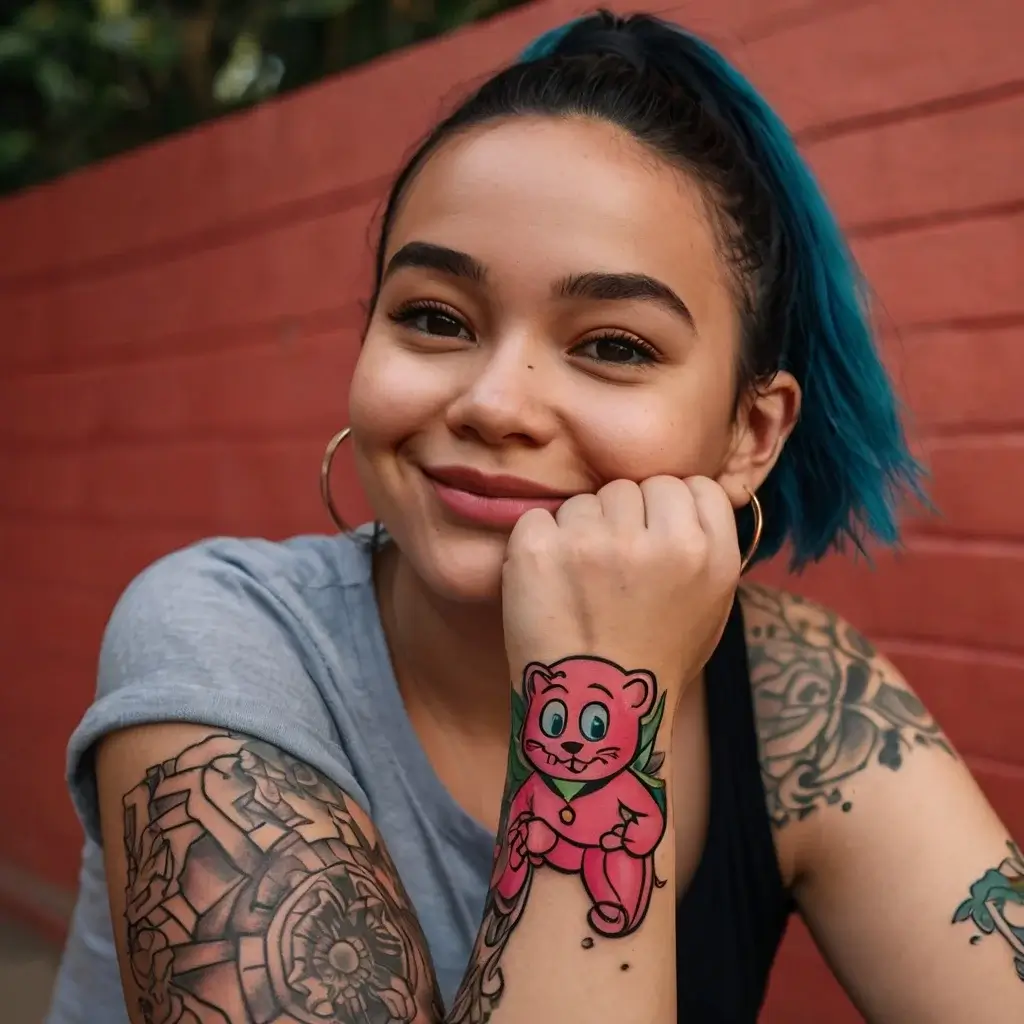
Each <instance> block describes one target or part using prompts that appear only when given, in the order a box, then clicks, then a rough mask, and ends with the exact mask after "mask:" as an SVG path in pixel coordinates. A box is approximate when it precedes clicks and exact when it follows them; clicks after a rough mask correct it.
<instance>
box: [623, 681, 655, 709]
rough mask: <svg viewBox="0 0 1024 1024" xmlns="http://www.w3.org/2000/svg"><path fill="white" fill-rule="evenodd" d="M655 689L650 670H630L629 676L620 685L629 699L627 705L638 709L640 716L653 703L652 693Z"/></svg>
mask: <svg viewBox="0 0 1024 1024" xmlns="http://www.w3.org/2000/svg"><path fill="white" fill-rule="evenodd" d="M656 689H657V687H656V685H655V682H654V676H653V675H651V673H650V672H630V673H629V678H628V679H627V680H626V682H625V684H624V685H623V687H622V692H623V693H625V695H626V700H627V701H629V706H630V707H631V708H635V709H637V710H639V712H640V714H641V716H643V715H646V714H647V712H648V711H650V710H651V706H652V705H653V704H654V693H655V690H656Z"/></svg>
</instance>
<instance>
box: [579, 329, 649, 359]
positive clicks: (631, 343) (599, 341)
mask: <svg viewBox="0 0 1024 1024" xmlns="http://www.w3.org/2000/svg"><path fill="white" fill-rule="evenodd" d="M574 354H575V355H581V356H583V357H584V358H585V359H592V360H593V361H594V362H597V363H607V364H609V365H614V366H649V365H650V364H651V363H655V362H657V361H658V360H657V355H656V353H655V351H654V349H653V348H651V346H649V345H648V344H646V342H642V341H641V340H640V339H639V338H631V337H628V336H627V335H618V334H606V335H602V336H601V337H599V338H588V339H587V340H586V341H584V342H583V343H582V344H581V345H579V346H578V347H577V348H576V349H575V350H574Z"/></svg>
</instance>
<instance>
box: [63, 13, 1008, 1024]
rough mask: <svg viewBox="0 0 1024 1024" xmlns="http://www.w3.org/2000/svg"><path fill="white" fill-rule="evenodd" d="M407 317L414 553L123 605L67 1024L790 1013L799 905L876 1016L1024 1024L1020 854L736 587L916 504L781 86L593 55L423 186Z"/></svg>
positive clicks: (414, 169)
mask: <svg viewBox="0 0 1024 1024" xmlns="http://www.w3.org/2000/svg"><path fill="white" fill-rule="evenodd" d="M371 309H372V312H371V315H370V319H369V323H368V326H367V329H366V336H365V340H364V345H363V349H362V352H361V356H360V360H359V364H358V367H357V370H356V373H355V375H354V379H353V381H352V385H351V392H350V403H349V425H350V430H351V433H350V434H349V433H348V432H346V431H343V432H342V433H341V434H340V435H339V437H338V438H336V439H335V442H333V443H332V445H331V447H330V449H329V452H328V458H327V460H326V462H327V469H328V470H329V463H330V455H331V454H333V451H334V449H335V447H336V446H337V444H338V443H340V442H341V441H342V440H345V439H347V441H348V443H349V444H350V445H351V447H352V450H353V452H354V454H355V457H356V460H357V463H358V468H359V474H360V478H361V480H362V483H363V486H364V487H365V490H366V493H367V494H368V495H369V498H370V500H371V502H372V505H373V507H374V509H375V511H376V514H377V518H378V525H376V526H374V527H372V528H364V529H361V530H358V531H355V532H354V533H351V534H345V533H343V534H342V535H340V536H331V537H305V538H296V539H293V540H291V541H288V542H285V543H281V544H278V543H270V542H264V541H254V540H248V541H243V540H227V539H220V540H213V541H209V542H206V543H203V544H199V545H197V546H195V547H193V548H190V549H189V550H186V551H183V552H179V553H177V554H174V555H171V556H170V557H168V558H166V559H164V560H162V561H161V562H159V563H157V564H156V565H155V566H153V567H151V568H150V569H148V570H147V571H146V572H144V573H143V574H142V575H141V577H140V578H139V579H137V580H136V581H135V582H134V583H133V584H132V585H131V586H130V587H129V589H128V590H127V592H126V593H125V595H124V596H123V597H122V599H121V601H120V602H119V604H118V606H117V608H116V609H115V611H114V613H113V616H112V619H111V621H110V624H109V627H108V630H107V633H106V636H105V640H104V644H103V650H102V656H101V663H100V672H99V692H98V695H97V699H96V702H95V704H94V705H93V707H92V708H91V709H90V710H89V712H88V713H87V715H86V716H85V718H84V720H83V722H82V723H81V725H80V727H79V728H78V730H77V731H76V733H75V735H74V737H73V738H72V741H71V746H70V754H69V756H70V778H71V785H72V791H73V794H74V796H75V800H76V804H77V807H78V810H79V812H80V814H81V817H82V820H83V822H84V824H85V827H86V830H87V833H88V842H87V847H86V853H85V861H84V867H83V876H82V892H81V896H80V900H79V905H78V909H77V912H76V916H75V920H74V925H73V929H72V935H71V939H70V942H69V947H68V951H67V955H66V959H65V964H64V969H63V973H62V977H61V984H60V986H59V989H58V994H57V997H56V1002H55V1007H54V1010H53V1011H52V1015H51V1018H50V1019H51V1021H53V1022H54V1024H67V1022H72V1021H103V1022H104V1024H108V1022H110V1024H113V1022H116V1021H119V1020H120V1021H123V1020H126V1019H128V1020H130V1021H131V1022H132V1024H142V1022H146V1024H150V1022H158V1024H165V1022H172V1024H178V1022H189V1024H197V1022H207V1021H218V1022H220V1021H231V1022H243V1021H246V1022H247V1021H258V1022H265V1021H275V1022H285V1021H288V1022H291V1021H317V1020H319V1021H339V1022H340V1021H346V1022H348V1021H353V1022H355V1021H359V1022H371V1021H372V1022H383V1021H402V1022H411V1021H416V1022H437V1021H440V1020H442V1019H444V1020H446V1021H450V1022H457V1024H463V1022H481V1021H486V1020H491V1021H495V1022H499V1024H526V1022H532V1021H545V1022H547V1021H551V1022H555V1021H577V1020H579V1021H583V1020H587V1021H608V1022H615V1024H629V1022H645V1024H646V1022H649V1021H656V1022H665V1021H671V1020H676V1019H678V1020H681V1021H687V1022H695V1021H700V1022H705V1021H753V1020H754V1019H755V1018H756V1015H757V1011H758V1008H759V1006H760V1004H761V1001H762V998H763V994H764V990H765V985H766V980H767V977H768V973H769V969H770V966H771V963H772V959H773V956H774V954H775V951H776V949H777V947H778V944H779V942H780V939H781V937H782V934H783V931H784V928H785V924H786V920H787V917H788V915H789V913H790V911H791V909H793V908H794V907H796V908H798V909H799V911H800V913H801V914H803V916H804V917H805V919H806V920H807V921H808V922H809V924H810V926H811V928H812V929H813V931H814V933H815V935H816V936H817V938H818V941H819V942H820V944H821V946H822V949H823V950H824V952H825V954H826V956H827V957H828V958H829V960H830V962H831V963H832V964H833V965H834V966H835V969H836V971H837V973H838V975H839V977H840V978H841V980H842V982H843V983H844V985H845V986H846V987H847V989H848V991H849V992H850V994H851V997H852V998H853V999H854V1001H855V1002H856V1003H857V1005H858V1006H859V1007H860V1009H861V1010H862V1012H863V1013H864V1015H865V1017H866V1018H868V1019H869V1020H871V1021H884V1022H898V1024H913V1022H929V1024H935V1022H948V1024H953V1022H956V1024H960V1022H967V1021H974V1020H976V1019H977V1012H978V1007H979V1005H981V1003H982V1002H984V1005H985V1019H986V1021H988V1022H1010V1021H1020V1020H1021V1019H1022V1017H1024V966H1022V965H1024V945H1022V938H1024V930H1022V929H1021V928H1019V927H1018V925H1019V924H1020V921H1019V918H1018V919H1014V917H1013V910H1014V906H1015V902H1014V901H1015V899H1016V904H1018V905H1019V903H1020V902H1021V899H1020V893H1021V889H1020V883H1021V875H1022V873H1024V864H1021V862H1020V855H1019V852H1018V851H1017V849H1016V847H1014V846H1013V845H1012V844H1011V843H1010V841H1009V837H1008V836H1007V833H1006V829H1005V828H1004V827H1003V826H1002V825H1001V824H1000V822H999V821H998V820H997V818H996V816H995V814H994V813H993V811H992V810H991V808H990V807H989V806H988V805H987V803H986V802H985V800H984V798H983V797H982V795H981V794H980V792H979V791H978V789H977V788H976V786H975V784H974V782H973V781H972V780H971V777H970V775H969V774H968V772H967V770H966V768H965V767H964V765H963V763H962V762H961V761H960V760H959V758H958V757H957V756H956V754H955V753H954V751H953V750H952V748H951V747H950V745H949V743H948V742H947V740H946V739H945V737H944V736H943V734H942V732H941V731H940V729H939V727H938V726H937V725H936V724H935V722H934V721H933V720H932V718H931V717H930V716H929V715H928V713H927V712H926V711H925V709H924V708H923V707H922V706H921V704H920V702H919V701H918V700H917V698H916V697H915V696H914V695H913V694H912V692H911V690H910V688H909V687H908V686H907V684H906V683H905V682H904V681H903V680H902V679H901V678H900V677H899V675H898V673H897V672H896V671H895V669H894V668H893V667H892V666H891V665H890V664H888V663H887V662H886V661H885V660H884V659H883V658H882V657H881V656H879V655H878V654H877V653H876V652H875V651H874V650H873V649H872V648H871V646H870V645H869V644H868V642H867V641H866V640H865V639H864V638H863V637H861V636H860V635H859V634H857V633H856V632H855V631H854V630H853V629H852V628H851V627H850V626H849V625H847V624H846V623H844V622H843V621H842V620H841V619H839V618H838V617H837V616H836V615H834V614H833V613H831V612H829V611H828V610H827V609H824V608H821V607H818V606H817V605H815V604H813V603H811V602H809V601H804V600H801V599H799V598H796V597H793V596H791V595H788V594H783V593H779V592H776V591H774V590H770V589H767V588H763V587H758V586H751V585H747V586H742V587H738V583H739V577H740V573H741V571H742V568H743V562H744V561H745V560H746V559H747V558H749V557H750V556H751V555H754V554H756V556H757V557H765V556H768V555H771V554H774V553H775V552H776V551H778V550H779V549H780V547H782V546H783V544H784V543H788V545H789V548H790V552H791V558H792V562H793V565H794V567H796V568H799V567H800V566H801V565H803V564H805V563H807V562H808V561H811V560H814V559H817V558H819V557H820V556H822V555H824V554H825V553H826V552H827V551H828V550H829V549H831V548H833V547H841V546H843V544H844V542H852V543H853V544H854V545H856V546H858V547H859V546H861V544H862V543H864V542H865V541H867V540H869V539H872V538H873V539H876V540H879V541H881V542H886V543H891V542H894V541H895V540H896V526H895V522H894V507H895V504H896V501H897V499H898V497H899V494H900V492H901V491H906V490H909V491H910V492H915V491H916V490H917V488H918V467H917V466H916V465H915V463H914V461H913V460H912V458H911V457H910V455H909V454H908V452H907V449H906V446H905V443H904V438H903V434H902V431H901V428H900V425H899V421H898V418H897V414H896V408H895V402H894V399H893V396H892V393H891V390H890V388H889V384H888V382H887V380H886V378H885V375H884V373H883V371H882V368H881V366H880V363H879V361H878V358H877V356H876V354H875V351H874V349H873V347H872V344H871V340H870V335H869V331H868V327H867V318H866V315H865V312H864V309H863V305H862V302H861V295H860V291H859V288H858V282H857V278H856V275H855V272H854V269H853V267H852V265H851V262H850V259H849V257H848V255H847V252H846V249H845V247H844V245H843V243H842V240H841V238H840V236H839V234H838V232H837V229H836V226H835V224H834V221H833V220H832V218H831V216H830V214H829V213H828V211H827V209H826V207H825V204H824V202H823V200H822V198H821V195H820V193H819V191H818V190H817V188H816V186H815V185H814V183H813V181H812V179H811V177H810V175H809V173H808V172H807V170H806V169H805V167H804V165H803V164H802V162H801V161H800V159H799V157H798V156H797V154H796V152H795V150H794V147H793V144H792V142H791V140H790V139H789V137H788V135H787V134H786V132H785V130H784V129H783V128H782V126H781V125H780V123H779V122H778V120H777V119H776V118H775V116H774V115H773V114H772V113H771V111H770V110H769V109H768V108H767V107H766V105H765V104H764V102H763V101H762V100H761V99H760V98H759V97H758V96H757V95H756V93H755V92H754V91H753V90H752V89H751V87H750V86H749V85H748V84H747V83H746V82H745V81H744V80H743V79H742V78H740V77H739V76H738V75H737V73H736V72H735V71H734V70H733V69H731V68H730V67H729V66H728V65H727V64H726V63H725V62H724V61H723V60H722V59H721V58H720V57H719V56H718V55H717V54H716V53H714V52H713V51H712V50H710V49H709V48H708V47H707V46H705V45H704V44H702V43H700V42H699V41H697V40H696V39H694V38H692V37H691V36H689V35H686V34H684V33H683V32H682V31H681V30H679V29H677V28H676V27H674V26H672V25H669V24H666V23H664V22H661V21H659V20H657V19H655V18H651V17H642V16H634V17H630V18H625V19H621V18H617V17H614V16H612V15H610V14H605V13H601V14H596V15H593V16H591V17H587V18H583V19H581V20H578V21H576V22H573V23H571V24H570V25H568V26H565V27H563V28H561V29H558V30H556V31H554V32H552V33H549V34H548V35H546V36H544V37H543V38H541V39H540V40H538V41H537V42H536V43H535V44H534V45H533V46H531V47H530V49H529V51H528V52H527V53H526V54H525V55H524V58H523V60H522V61H521V62H520V63H519V64H517V65H516V66H514V67H511V68H508V69H506V70H503V71H501V72H499V73H498V74H497V75H495V76H494V77H493V78H492V79H491V80H490V81H489V82H487V83H485V84H484V85H483V86H482V87H481V88H480V89H479V91H478V92H476V93H475V94H474V95H473V96H471V97H470V98H469V99H467V100H466V101H465V103H464V104H463V105H462V106H461V107H460V108H459V109H458V110H457V111H456V112H455V113H454V114H453V115H452V116H450V117H449V118H448V119H447V120H445V121H444V122H443V123H442V124H440V125H439V126H438V127H437V128H436V129H435V131H434V132H433V133H432V134H431V136H430V137H429V138H428V139H427V140H426V142H425V143H424V144H423V145H422V146H421V148H420V149H419V150H418V151H417V153H416V154H415V155H414V156H413V158H412V160H411V161H410V163H409V164H408V166H406V168H405V169H404V170H403V171H402V172H401V174H400V175H399V177H398V180H397V183H396V185H395V187H394V190H393V192H392V194H391V197H390V200H389V202H388V204H387V208H386V211H385V215H384V219H383V227H382V232H381V238H380V248H379V252H378V254H377V262H376V287H375V291H374V295H373V301H372V307H371ZM327 494H328V499H329V491H328V492H327ZM328 503H329V505H330V501H328ZM330 507H331V508H332V509H333V505H330ZM737 524H738V525H737ZM510 678H511V680H512V686H511V721H510V711H509V707H510V694H509V679H510ZM510 726H511V741H510V739H509V736H510ZM101 844H102V846H101ZM104 875H105V878H106V882H105V883H104V882H103V878H104ZM975 883H977V884H975ZM106 890H109V900H110V911H109V913H108V911H107V910H106V907H105V900H106ZM481 915H482V924H481ZM1015 920H1017V925H1015V923H1014V921H1015ZM975 921H976V922H977V925H975V924H974V923H973V922H975ZM111 922H113V924H111ZM979 936H981V938H980V941H979ZM116 959H119V960H120V974H121V980H120V981H119V980H118V977H117V973H116V971H117V968H116V966H115V960H116ZM1015 964H1016V968H1015ZM122 984H123V992H124V995H123V996H122V992H121V989H122ZM125 1004H127V1011H126V1010H125V1009H124V1006H125ZM443 1007H446V1008H447V1009H446V1010H445V1009H443ZM126 1013H127V1017H126Z"/></svg>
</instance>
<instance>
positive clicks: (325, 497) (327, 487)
mask: <svg viewBox="0 0 1024 1024" xmlns="http://www.w3.org/2000/svg"><path fill="white" fill-rule="evenodd" d="M350 433H352V430H351V428H350V427H344V428H343V429H341V430H339V431H338V432H337V433H336V434H335V435H334V437H332V438H331V439H330V441H328V442H327V448H326V449H325V451H324V457H323V460H322V461H321V463H320V499H321V501H323V503H324V508H326V509H327V514H328V515H329V516H330V517H331V522H333V523H334V525H335V526H336V527H337V528H338V529H339V530H340V531H341V532H342V533H348V532H349V526H348V524H347V523H346V522H345V520H344V519H342V518H341V516H339V515H338V510H337V509H336V508H335V507H334V499H333V498H332V497H331V464H332V463H333V462H334V454H335V452H337V450H338V449H339V448H340V447H341V443H342V441H344V440H345V438H347V437H348V435H349V434H350Z"/></svg>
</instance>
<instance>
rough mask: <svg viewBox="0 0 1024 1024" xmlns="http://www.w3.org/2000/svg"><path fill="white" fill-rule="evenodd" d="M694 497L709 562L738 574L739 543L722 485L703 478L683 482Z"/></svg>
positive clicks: (697, 477) (695, 477)
mask: <svg viewBox="0 0 1024 1024" xmlns="http://www.w3.org/2000/svg"><path fill="white" fill-rule="evenodd" d="M684 483H685V484H686V486H687V487H688V488H689V490H690V493H691V494H692V495H693V504H694V508H695V509H696V511H697V518H698V519H699V520H700V525H701V529H702V530H703V531H704V535H705V536H706V537H707V538H708V544H709V556H710V559H711V561H712V562H713V563H714V564H715V565H717V566H719V567H720V568H723V569H726V568H728V569H729V570H732V568H733V563H734V562H735V568H736V570H737V571H738V570H739V564H740V557H741V556H740V546H739V544H740V542H739V538H738V537H737V534H736V513H735V512H734V511H733V507H732V502H731V501H729V496H728V495H727V494H726V493H725V490H724V488H723V487H722V486H721V484H719V483H717V482H716V481H714V480H711V479H709V478H708V477H706V476H694V477H689V478H688V479H687V480H685V481H684Z"/></svg>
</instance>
